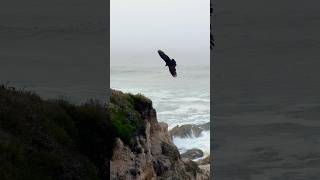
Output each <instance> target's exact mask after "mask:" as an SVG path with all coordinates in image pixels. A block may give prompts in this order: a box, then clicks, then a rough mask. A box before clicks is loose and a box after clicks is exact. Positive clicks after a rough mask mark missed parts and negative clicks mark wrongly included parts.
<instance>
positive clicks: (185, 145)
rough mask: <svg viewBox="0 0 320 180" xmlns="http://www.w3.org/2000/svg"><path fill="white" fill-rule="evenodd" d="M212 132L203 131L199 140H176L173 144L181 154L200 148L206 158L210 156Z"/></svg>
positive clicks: (193, 138)
mask: <svg viewBox="0 0 320 180" xmlns="http://www.w3.org/2000/svg"><path fill="white" fill-rule="evenodd" d="M208 140H210V131H203V132H202V133H201V136H200V137H198V138H195V137H192V138H174V139H173V142H174V144H175V145H176V146H177V147H178V149H179V151H180V153H184V152H186V150H188V149H193V148H198V149H201V150H202V151H203V153H204V157H206V156H207V155H209V154H210V141H208Z"/></svg>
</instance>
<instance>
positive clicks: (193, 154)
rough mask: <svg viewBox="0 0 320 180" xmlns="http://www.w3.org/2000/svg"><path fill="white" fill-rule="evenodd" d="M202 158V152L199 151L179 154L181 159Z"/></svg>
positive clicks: (190, 150) (194, 150)
mask: <svg viewBox="0 0 320 180" xmlns="http://www.w3.org/2000/svg"><path fill="white" fill-rule="evenodd" d="M202 156H203V151H201V149H196V148H194V149H189V150H187V151H186V152H185V153H183V154H181V157H182V158H188V159H192V160H193V159H197V158H201V157H202Z"/></svg>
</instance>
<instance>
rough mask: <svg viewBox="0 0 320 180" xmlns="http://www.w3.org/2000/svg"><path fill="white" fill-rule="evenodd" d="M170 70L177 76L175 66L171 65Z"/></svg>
mask: <svg viewBox="0 0 320 180" xmlns="http://www.w3.org/2000/svg"><path fill="white" fill-rule="evenodd" d="M169 71H170V73H171V75H172V76H173V77H177V71H176V67H175V66H169Z"/></svg>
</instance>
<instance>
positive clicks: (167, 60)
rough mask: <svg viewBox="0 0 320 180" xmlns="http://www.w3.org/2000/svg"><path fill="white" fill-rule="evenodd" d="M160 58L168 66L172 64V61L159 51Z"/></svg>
mask: <svg viewBox="0 0 320 180" xmlns="http://www.w3.org/2000/svg"><path fill="white" fill-rule="evenodd" d="M158 53H159V55H160V57H161V58H162V59H163V60H164V61H165V62H166V64H170V62H171V59H170V58H169V56H167V55H166V54H165V53H164V52H163V51H161V50H158Z"/></svg>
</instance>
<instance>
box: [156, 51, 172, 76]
mask: <svg viewBox="0 0 320 180" xmlns="http://www.w3.org/2000/svg"><path fill="white" fill-rule="evenodd" d="M158 53H159V55H160V57H161V58H162V59H163V60H164V61H165V62H166V66H168V67H169V71H170V73H171V75H172V76H173V77H177V72H176V66H177V63H176V61H175V60H174V59H170V58H169V56H167V55H166V54H165V53H164V52H163V51H161V50H158Z"/></svg>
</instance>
